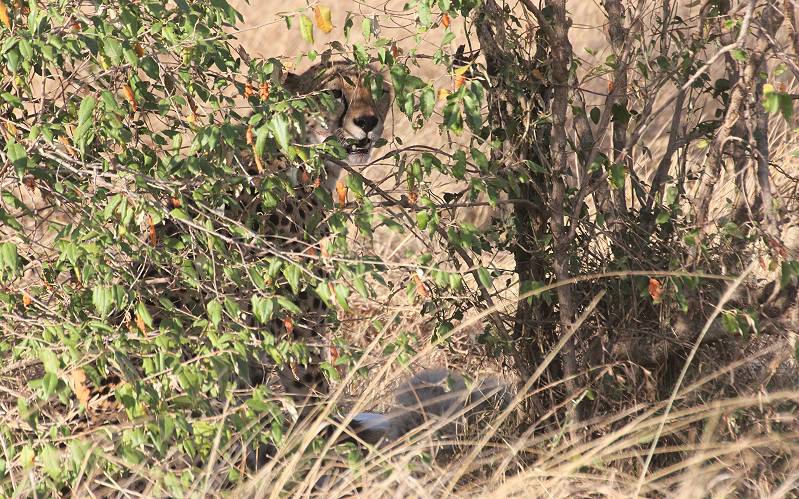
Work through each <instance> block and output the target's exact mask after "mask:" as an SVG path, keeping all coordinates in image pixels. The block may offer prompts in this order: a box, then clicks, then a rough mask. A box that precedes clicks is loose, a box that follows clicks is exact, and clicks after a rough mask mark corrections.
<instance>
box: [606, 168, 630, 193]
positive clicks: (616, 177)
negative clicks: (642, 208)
mask: <svg viewBox="0 0 799 499" xmlns="http://www.w3.org/2000/svg"><path fill="white" fill-rule="evenodd" d="M626 175H627V171H626V170H625V169H624V165H623V164H621V163H613V164H612V165H610V183H611V184H612V185H613V187H615V188H616V189H622V188H624V179H625V177H626Z"/></svg>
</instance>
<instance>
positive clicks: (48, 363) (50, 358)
mask: <svg viewBox="0 0 799 499" xmlns="http://www.w3.org/2000/svg"><path fill="white" fill-rule="evenodd" d="M39 360H41V361H42V366H43V367H44V372H47V373H51V374H57V373H58V369H59V368H60V367H61V361H60V360H58V356H57V355H56V354H55V353H54V352H53V351H52V350H49V349H44V350H42V351H41V352H39Z"/></svg>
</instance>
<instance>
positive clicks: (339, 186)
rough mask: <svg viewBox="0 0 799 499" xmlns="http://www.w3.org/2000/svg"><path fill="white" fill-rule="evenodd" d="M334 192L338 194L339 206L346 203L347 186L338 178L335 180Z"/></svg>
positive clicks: (342, 206)
mask: <svg viewBox="0 0 799 499" xmlns="http://www.w3.org/2000/svg"><path fill="white" fill-rule="evenodd" d="M336 193H337V194H338V205H339V207H341V208H344V206H345V205H346V204H347V186H346V185H345V184H344V182H342V181H341V180H339V181H338V182H336Z"/></svg>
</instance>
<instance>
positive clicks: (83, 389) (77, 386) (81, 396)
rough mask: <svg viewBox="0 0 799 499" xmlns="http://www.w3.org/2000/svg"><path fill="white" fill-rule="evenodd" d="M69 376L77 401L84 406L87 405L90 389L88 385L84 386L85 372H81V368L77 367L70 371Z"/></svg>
mask: <svg viewBox="0 0 799 499" xmlns="http://www.w3.org/2000/svg"><path fill="white" fill-rule="evenodd" d="M70 377H71V378H72V391H73V392H75V396H76V397H77V398H78V402H80V403H81V404H82V405H84V406H88V405H89V398H90V396H91V391H90V390H89V387H88V386H86V373H85V372H83V369H81V368H77V369H73V371H72V372H71V373H70Z"/></svg>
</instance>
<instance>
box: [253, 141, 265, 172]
mask: <svg viewBox="0 0 799 499" xmlns="http://www.w3.org/2000/svg"><path fill="white" fill-rule="evenodd" d="M252 156H253V158H255V168H256V169H257V170H258V173H263V172H264V163H263V161H261V157H260V156H258V152H257V151H256V150H255V144H253V145H252Z"/></svg>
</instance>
